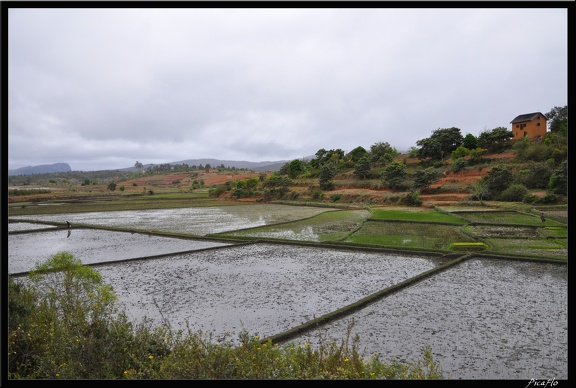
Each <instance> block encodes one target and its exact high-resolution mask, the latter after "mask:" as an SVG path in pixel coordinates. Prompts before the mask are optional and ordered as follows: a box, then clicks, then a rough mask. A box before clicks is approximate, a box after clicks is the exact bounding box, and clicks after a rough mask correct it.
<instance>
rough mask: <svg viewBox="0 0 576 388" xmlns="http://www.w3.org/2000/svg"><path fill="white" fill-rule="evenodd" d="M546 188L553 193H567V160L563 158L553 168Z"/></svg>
mask: <svg viewBox="0 0 576 388" xmlns="http://www.w3.org/2000/svg"><path fill="white" fill-rule="evenodd" d="M548 189H549V190H551V191H552V193H554V194H559V195H568V160H567V159H565V160H564V161H562V163H560V165H559V166H558V168H557V169H556V170H554V172H553V173H552V176H551V177H550V182H549V183H548Z"/></svg>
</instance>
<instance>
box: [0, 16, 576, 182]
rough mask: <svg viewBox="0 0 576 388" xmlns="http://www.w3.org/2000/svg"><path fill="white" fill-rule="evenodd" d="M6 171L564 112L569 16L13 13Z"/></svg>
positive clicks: (407, 135)
mask: <svg viewBox="0 0 576 388" xmlns="http://www.w3.org/2000/svg"><path fill="white" fill-rule="evenodd" d="M8 32H9V35H8V89H9V91H8V164H9V165H8V168H9V169H15V168H20V167H25V166H30V165H37V164H51V163H57V162H66V163H68V164H70V166H71V168H72V169H73V170H84V171H90V170H104V169H116V168H125V167H132V166H133V165H134V163H135V162H136V161H139V162H141V163H143V164H148V163H170V162H175V161H181V160H185V159H197V158H216V159H224V160H247V161H254V162H258V161H276V160H292V159H296V158H301V157H305V156H309V155H314V154H315V153H316V151H318V150H319V149H321V148H324V149H326V150H330V149H337V148H340V149H343V150H344V151H345V152H349V151H351V150H352V149H354V148H356V147H357V146H362V147H364V148H366V150H369V149H370V146H371V145H373V144H375V143H377V142H388V143H389V144H390V145H391V146H393V147H395V148H396V149H397V150H398V151H401V152H402V151H406V150H408V149H409V148H410V147H415V146H416V142H417V141H418V140H421V139H424V138H427V137H429V136H430V135H431V134H432V132H433V131H434V130H436V129H438V128H450V127H457V128H460V130H461V133H462V135H463V136H465V135H466V134H468V133H471V134H473V135H475V136H478V135H479V134H480V133H481V132H482V131H484V130H491V129H494V128H496V127H501V126H503V127H507V128H508V129H511V127H510V121H511V120H512V119H514V118H515V117H516V116H517V115H520V114H524V113H531V112H542V113H547V112H549V111H550V110H551V109H552V108H553V107H555V106H564V105H567V95H568V87H567V83H568V80H567V73H568V70H567V35H568V31H567V10H566V9H563V8H556V9H554V8H525V9H522V8H509V9H500V8H479V9H469V8H461V9H457V8H454V9H451V8H425V9H424V8H423V9H418V8H406V9H400V8H374V9H354V8H348V9H328V8H324V9H320V8H319V9H306V8H301V9H298V8H292V9H275V8H270V9H264V8H262V9H224V8H215V9H195V8H183V9H162V8H155V9H137V8H131V9H116V8H111V9H105V8H95V9H85V8H78V9H26V8H22V9H18V8H12V9H9V10H8Z"/></svg>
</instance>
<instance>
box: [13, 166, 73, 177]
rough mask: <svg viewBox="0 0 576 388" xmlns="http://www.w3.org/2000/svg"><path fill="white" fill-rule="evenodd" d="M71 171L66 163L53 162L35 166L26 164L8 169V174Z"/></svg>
mask: <svg viewBox="0 0 576 388" xmlns="http://www.w3.org/2000/svg"><path fill="white" fill-rule="evenodd" d="M68 171H72V169H71V168H70V165H69V164H68V163H54V164H40V165H37V166H28V167H22V168H17V169H14V170H8V175H9V176H10V175H32V174H46V173H52V172H68Z"/></svg>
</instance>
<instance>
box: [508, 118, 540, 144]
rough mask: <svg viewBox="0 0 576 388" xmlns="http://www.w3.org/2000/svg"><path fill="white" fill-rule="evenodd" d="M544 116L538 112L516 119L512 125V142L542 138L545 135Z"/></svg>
mask: <svg viewBox="0 0 576 388" xmlns="http://www.w3.org/2000/svg"><path fill="white" fill-rule="evenodd" d="M547 120H548V119H547V118H546V116H544V115H543V114H542V113H540V112H534V113H527V114H523V115H520V116H516V118H515V119H514V120H512V121H510V123H511V124H512V134H513V135H514V136H513V137H512V140H522V139H523V138H525V137H528V138H542V137H544V135H546V122H547Z"/></svg>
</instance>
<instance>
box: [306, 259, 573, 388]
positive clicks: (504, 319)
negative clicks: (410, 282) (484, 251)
mask: <svg viewBox="0 0 576 388" xmlns="http://www.w3.org/2000/svg"><path fill="white" fill-rule="evenodd" d="M567 282H568V271H567V268H566V266H563V265H554V264H535V263H530V262H516V261H514V262H512V261H506V260H502V261H500V260H487V259H482V260H478V259H472V260H469V261H466V262H464V263H462V264H460V265H459V266H457V267H454V268H452V269H449V270H447V271H445V272H442V273H439V274H437V275H434V276H433V277H432V278H428V279H426V280H424V281H422V282H420V283H418V284H416V285H414V286H411V287H408V288H406V289H405V290H403V291H402V292H400V293H396V294H393V295H391V296H389V297H387V298H385V299H383V300H381V301H379V302H376V303H375V304H373V305H371V306H368V307H367V308H365V309H363V310H362V311H360V312H358V313H355V314H354V315H352V316H350V317H348V318H346V319H343V320H340V321H338V322H336V323H333V324H330V325H327V326H326V327H324V328H323V329H321V332H322V333H324V334H325V335H327V336H329V337H332V338H335V339H341V338H344V337H345V335H346V329H347V326H348V324H349V323H350V320H351V319H352V318H353V319H354V328H353V334H359V335H360V338H361V342H360V347H361V349H363V350H365V352H366V353H367V354H372V353H377V354H378V355H379V356H380V358H381V359H383V360H389V359H391V358H392V357H395V358H396V359H398V360H402V361H410V362H412V361H415V360H417V359H418V358H419V356H420V355H421V349H422V348H423V347H424V346H425V345H430V346H431V347H432V351H433V355H434V358H435V360H436V361H439V362H440V364H441V365H442V369H443V371H444V375H445V377H447V378H454V379H523V380H530V379H531V378H535V379H548V378H550V379H551V378H556V379H567V378H568V353H567V349H568V301H567ZM317 339H318V332H312V333H310V334H307V335H306V336H303V337H301V338H299V339H298V340H297V341H296V342H298V343H300V342H303V341H311V342H312V343H317ZM338 343H339V342H338Z"/></svg>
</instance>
